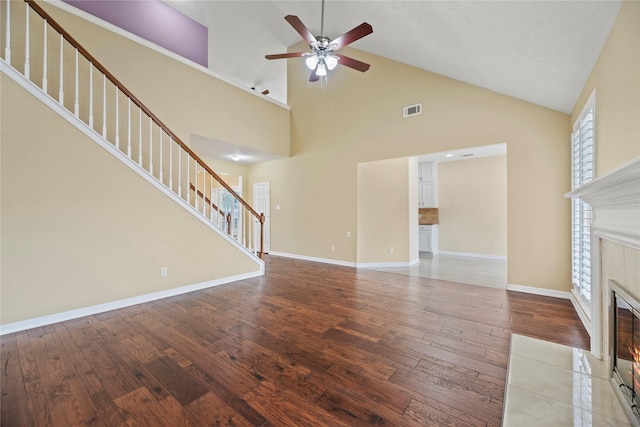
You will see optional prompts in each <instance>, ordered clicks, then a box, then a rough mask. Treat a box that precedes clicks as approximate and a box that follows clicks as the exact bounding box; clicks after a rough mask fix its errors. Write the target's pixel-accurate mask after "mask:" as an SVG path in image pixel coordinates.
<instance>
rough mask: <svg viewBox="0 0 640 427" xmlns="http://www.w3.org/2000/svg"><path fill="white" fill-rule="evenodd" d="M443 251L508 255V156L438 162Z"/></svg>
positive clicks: (440, 228) (440, 235)
mask: <svg viewBox="0 0 640 427" xmlns="http://www.w3.org/2000/svg"><path fill="white" fill-rule="evenodd" d="M438 199H439V202H438V205H439V207H440V209H439V213H440V226H439V230H438V231H439V237H440V240H439V245H440V250H441V251H451V252H464V253H473V254H482V255H496V256H506V255H507V157H506V156H495V157H483V158H478V159H470V160H459V161H454V162H443V163H438Z"/></svg>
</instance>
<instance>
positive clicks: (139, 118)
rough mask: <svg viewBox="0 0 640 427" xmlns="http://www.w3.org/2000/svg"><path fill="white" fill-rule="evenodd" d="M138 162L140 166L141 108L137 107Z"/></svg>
mask: <svg viewBox="0 0 640 427" xmlns="http://www.w3.org/2000/svg"><path fill="white" fill-rule="evenodd" d="M138 164H139V165H140V166H142V108H140V107H138Z"/></svg>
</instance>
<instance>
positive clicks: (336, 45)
mask: <svg viewBox="0 0 640 427" xmlns="http://www.w3.org/2000/svg"><path fill="white" fill-rule="evenodd" d="M371 33H373V27H372V26H371V25H369V24H367V23H366V22H363V23H362V24H360V25H358V26H357V27H355V28H354V29H353V30H351V31H347V32H346V33H344V34H343V35H341V36H340V37H338V38H337V39H335V40H333V41H332V42H331V45H330V47H331V48H332V49H333V50H334V51H336V50H338V49H342V48H343V47H345V46H346V45H348V44H350V43H353V42H354V41H356V40H360V39H361V38H363V37H364V36H367V35H369V34H371Z"/></svg>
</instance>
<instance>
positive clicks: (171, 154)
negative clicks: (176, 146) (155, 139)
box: [169, 135, 173, 191]
mask: <svg viewBox="0 0 640 427" xmlns="http://www.w3.org/2000/svg"><path fill="white" fill-rule="evenodd" d="M169 188H170V189H171V191H173V137H172V136H171V135H169Z"/></svg>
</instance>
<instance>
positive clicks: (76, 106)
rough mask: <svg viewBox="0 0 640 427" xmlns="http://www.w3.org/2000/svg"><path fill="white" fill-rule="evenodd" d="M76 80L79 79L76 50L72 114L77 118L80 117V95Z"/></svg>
mask: <svg viewBox="0 0 640 427" xmlns="http://www.w3.org/2000/svg"><path fill="white" fill-rule="evenodd" d="M78 79H79V77H78V49H76V87H75V90H76V93H75V96H76V99H75V102H74V104H73V114H75V116H76V117H78V115H80V101H79V97H80V94H79V93H78V92H79V90H80V89H79V87H78Z"/></svg>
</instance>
